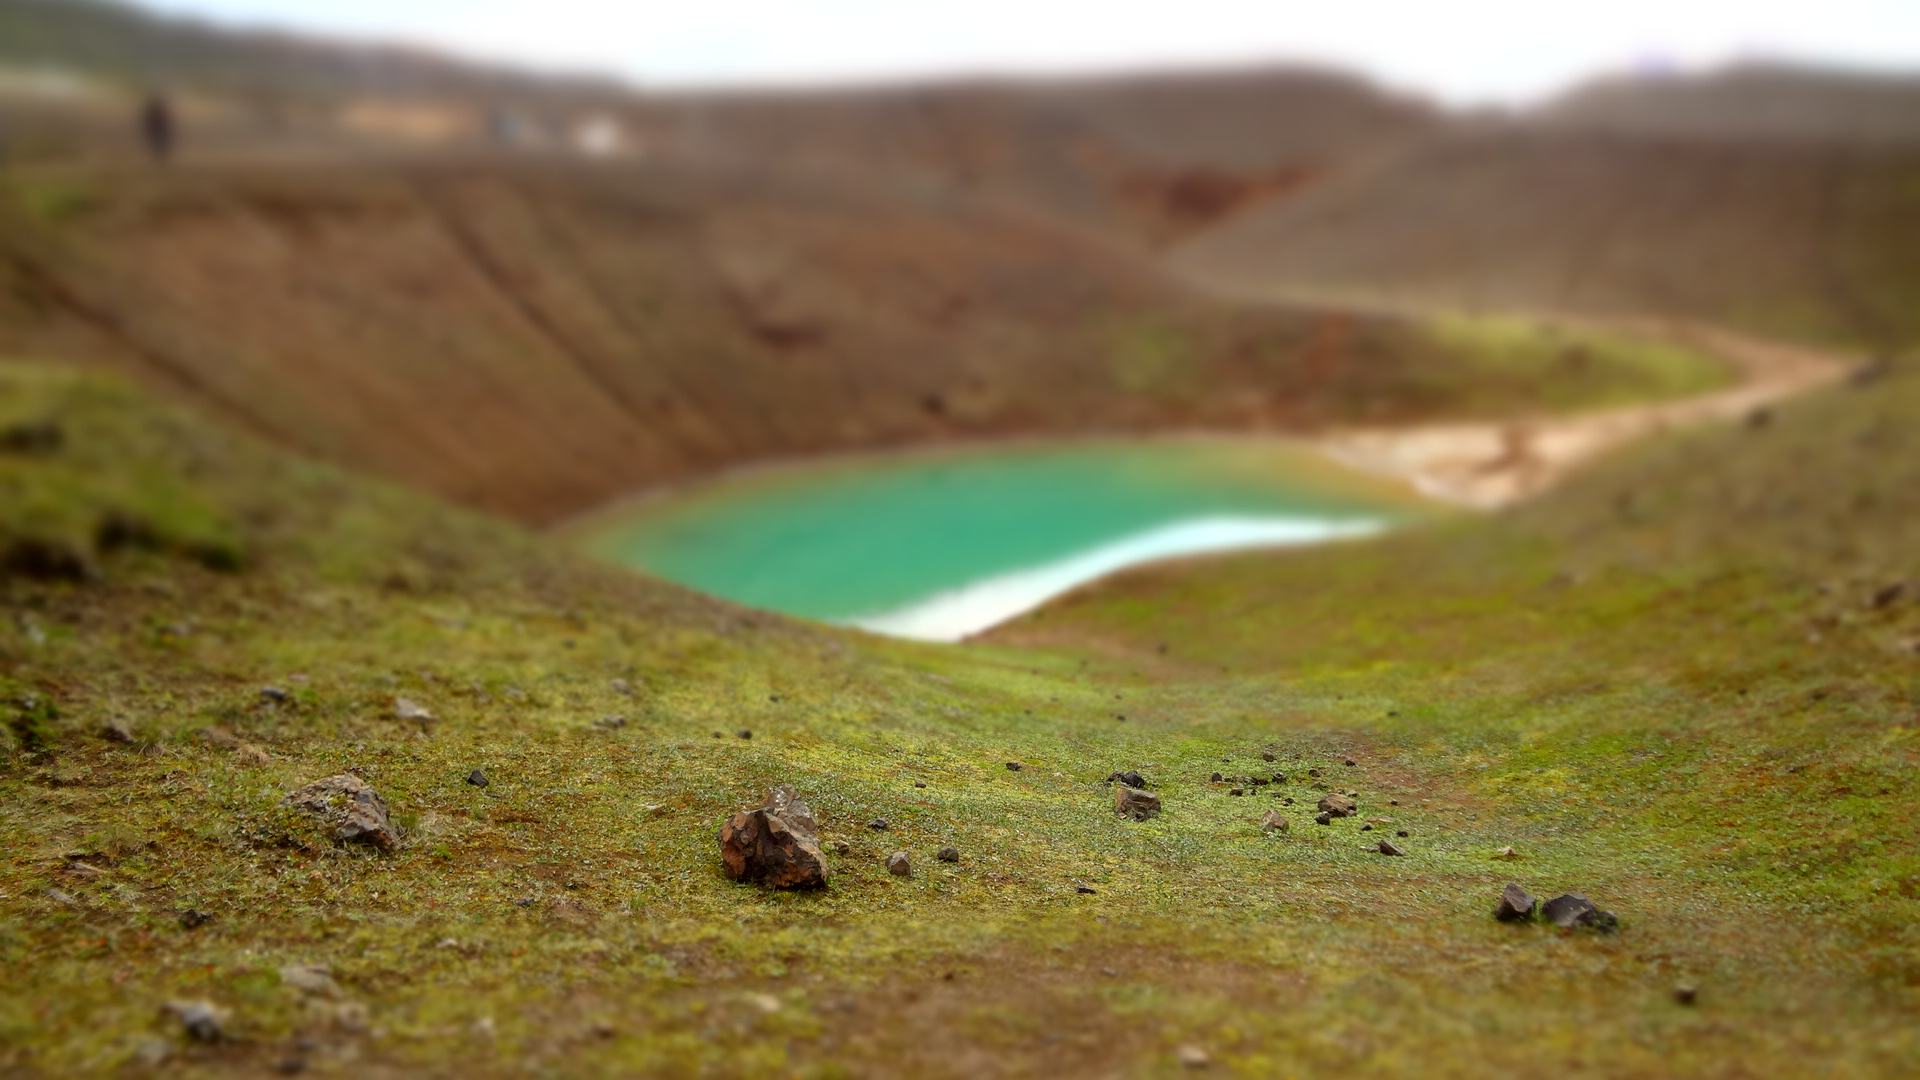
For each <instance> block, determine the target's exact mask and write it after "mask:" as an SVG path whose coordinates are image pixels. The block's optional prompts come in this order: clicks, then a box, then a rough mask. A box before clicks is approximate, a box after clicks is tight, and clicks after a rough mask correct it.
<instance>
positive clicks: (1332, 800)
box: [1320, 792, 1354, 817]
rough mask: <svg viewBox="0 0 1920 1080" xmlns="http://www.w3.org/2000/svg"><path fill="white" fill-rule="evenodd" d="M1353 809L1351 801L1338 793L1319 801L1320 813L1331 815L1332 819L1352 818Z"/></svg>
mask: <svg viewBox="0 0 1920 1080" xmlns="http://www.w3.org/2000/svg"><path fill="white" fill-rule="evenodd" d="M1353 809H1354V808H1353V800H1352V799H1349V798H1347V797H1346V796H1345V795H1342V794H1340V793H1338V792H1335V793H1333V794H1331V795H1328V796H1327V797H1326V798H1323V799H1321V800H1320V811H1321V813H1325V814H1331V815H1333V816H1334V817H1352V816H1353Z"/></svg>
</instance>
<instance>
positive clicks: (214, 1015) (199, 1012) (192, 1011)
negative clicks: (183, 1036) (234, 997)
mask: <svg viewBox="0 0 1920 1080" xmlns="http://www.w3.org/2000/svg"><path fill="white" fill-rule="evenodd" d="M167 1011H168V1012H170V1013H172V1014H173V1015H174V1016H175V1017H177V1018H178V1019H179V1020H180V1026H181V1027H183V1028H186V1029H187V1035H188V1036H189V1037H191V1038H192V1039H193V1040H194V1041H195V1042H205V1043H217V1042H220V1041H222V1040H223V1039H225V1038H226V1037H227V1033H226V1029H225V1028H223V1027H222V1026H221V1019H222V1013H221V1010H219V1009H217V1008H215V1007H214V1006H213V1003H212V1002H207V1001H169V1002H167Z"/></svg>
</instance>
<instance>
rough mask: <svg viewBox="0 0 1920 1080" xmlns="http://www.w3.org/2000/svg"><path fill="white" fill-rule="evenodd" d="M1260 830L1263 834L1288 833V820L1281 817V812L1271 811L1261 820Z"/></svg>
mask: <svg viewBox="0 0 1920 1080" xmlns="http://www.w3.org/2000/svg"><path fill="white" fill-rule="evenodd" d="M1260 829H1261V831H1262V832H1286V831H1287V819H1286V818H1285V817H1282V816H1281V814H1280V811H1278V810H1269V811H1267V812H1266V813H1265V814H1264V815H1262V816H1261V818H1260Z"/></svg>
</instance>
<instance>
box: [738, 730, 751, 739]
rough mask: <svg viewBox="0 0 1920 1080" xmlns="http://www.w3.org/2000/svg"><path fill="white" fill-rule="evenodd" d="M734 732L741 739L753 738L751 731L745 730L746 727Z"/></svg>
mask: <svg viewBox="0 0 1920 1080" xmlns="http://www.w3.org/2000/svg"><path fill="white" fill-rule="evenodd" d="M734 734H735V735H738V736H740V737H741V738H743V739H751V738H753V732H751V731H749V730H747V729H746V728H741V729H740V730H739V731H736V732H734Z"/></svg>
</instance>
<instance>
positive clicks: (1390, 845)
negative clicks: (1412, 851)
mask: <svg viewBox="0 0 1920 1080" xmlns="http://www.w3.org/2000/svg"><path fill="white" fill-rule="evenodd" d="M1376 850H1378V851H1379V852H1380V854H1382V855H1405V854H1406V853H1407V849H1406V848H1403V847H1401V846H1400V845H1399V844H1396V843H1394V842H1393V841H1391V840H1382V841H1380V846H1379V848H1377V849H1376Z"/></svg>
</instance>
